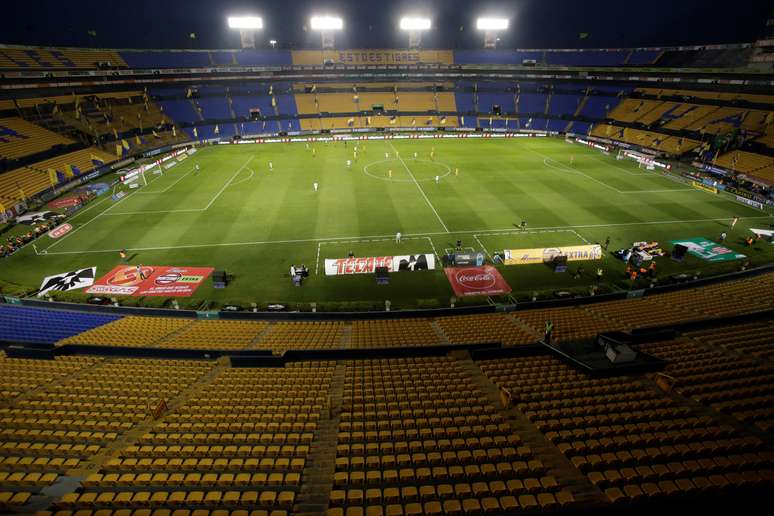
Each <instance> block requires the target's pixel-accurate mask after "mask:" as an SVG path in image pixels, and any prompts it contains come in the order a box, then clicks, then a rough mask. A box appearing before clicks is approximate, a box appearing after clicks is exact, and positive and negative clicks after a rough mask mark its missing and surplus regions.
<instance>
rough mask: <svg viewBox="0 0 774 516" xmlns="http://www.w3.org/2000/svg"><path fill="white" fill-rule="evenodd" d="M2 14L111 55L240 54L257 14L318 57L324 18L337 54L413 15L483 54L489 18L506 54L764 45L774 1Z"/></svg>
mask: <svg viewBox="0 0 774 516" xmlns="http://www.w3.org/2000/svg"><path fill="white" fill-rule="evenodd" d="M3 8H4V16H2V17H0V43H13V44H30V45H59V46H91V47H112V48H237V47H238V46H239V37H238V34H236V33H235V32H234V31H230V30H229V29H228V28H227V27H226V20H225V18H226V16H227V15H229V14H250V13H254V14H258V15H260V16H262V17H263V19H264V25H265V27H266V28H265V29H264V30H263V31H262V32H261V33H259V34H258V35H257V38H256V46H259V47H268V41H269V40H270V39H276V40H277V41H278V42H279V47H280V48H315V47H318V48H319V45H320V40H319V35H318V34H317V33H315V32H313V31H309V30H307V29H306V28H305V25H306V24H308V19H309V16H310V15H311V14H316V13H332V14H338V15H340V16H342V17H343V18H344V31H343V33H341V34H339V35H337V36H336V43H337V44H336V46H337V47H339V48H392V47H405V46H406V45H407V37H406V35H405V34H400V32H399V31H398V30H397V24H398V20H399V19H400V17H401V16H402V15H404V14H407V13H409V11H411V13H417V14H423V15H427V16H429V17H431V18H432V19H433V30H432V31H430V32H429V33H427V34H426V35H425V36H423V47H425V48H479V47H481V45H482V36H481V34H479V33H478V32H477V31H476V30H475V28H474V23H475V18H476V17H477V16H480V15H483V14H489V13H492V14H495V15H500V16H506V17H508V18H510V19H511V27H510V29H509V30H508V31H507V32H506V33H503V35H502V39H501V41H500V47H501V48H509V47H510V48H514V47H516V48H579V47H637V46H659V45H661V46H666V45H692V44H712V43H742V42H750V41H754V40H755V39H756V38H759V37H761V36H763V34H764V31H765V23H766V19H767V18H769V17H770V16H771V15H772V10H773V9H772V3H771V0H737V1H734V2H731V1H723V0H647V1H636V2H635V1H632V0H615V1H614V0H596V1H593V0H590V1H586V2H581V1H571V0H511V1H502V0H500V1H498V0H492V1H488V0H483V1H478V0H475V1H474V0H468V1H462V0H413V1H408V0H394V1H389V0H332V1H329V0H283V1H277V0H272V1H269V0H264V1H246V0H222V1H212V0H134V1H132V0H120V1H118V0H110V1H108V0H103V1H95V0H71V1H69V2H62V1H53V0H38V1H35V2H30V1H24V2H22V1H19V0H10V1H8V0H7V1H5V2H3ZM92 30H94V31H96V36H92V35H89V31H92ZM192 32H193V33H195V34H196V38H195V39H191V38H190V37H189V34H190V33H192ZM580 33H587V34H588V36H587V37H585V38H581V37H580Z"/></svg>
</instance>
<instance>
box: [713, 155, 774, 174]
mask: <svg viewBox="0 0 774 516" xmlns="http://www.w3.org/2000/svg"><path fill="white" fill-rule="evenodd" d="M713 163H714V164H715V165H718V166H719V167H724V168H730V169H733V170H736V171H738V172H744V173H746V174H752V175H758V174H759V173H760V174H764V175H767V174H770V173H771V172H773V171H774V157H771V156H764V155H763V154H753V153H752V152H745V151H739V150H735V151H731V152H727V153H725V154H721V155H720V156H718V158H717V159H716V160H714V161H713Z"/></svg>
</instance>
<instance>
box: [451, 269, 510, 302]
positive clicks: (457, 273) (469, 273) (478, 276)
mask: <svg viewBox="0 0 774 516" xmlns="http://www.w3.org/2000/svg"><path fill="white" fill-rule="evenodd" d="M443 271H444V273H446V278H447V279H448V280H449V283H450V284H451V287H452V289H453V290H454V295H455V296H457V297H467V296H496V295H500V294H508V293H509V292H510V291H511V287H510V286H509V285H508V283H507V282H506V281H505V279H504V278H503V277H502V276H501V275H500V272H499V271H498V270H497V269H495V268H494V267H492V266H491V265H484V266H483V267H448V268H446V269H444V270H443Z"/></svg>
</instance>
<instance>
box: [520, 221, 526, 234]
mask: <svg viewBox="0 0 774 516" xmlns="http://www.w3.org/2000/svg"><path fill="white" fill-rule="evenodd" d="M519 227H520V228H521V230H522V231H525V230H526V229H527V221H526V220H522V221H521V224H519Z"/></svg>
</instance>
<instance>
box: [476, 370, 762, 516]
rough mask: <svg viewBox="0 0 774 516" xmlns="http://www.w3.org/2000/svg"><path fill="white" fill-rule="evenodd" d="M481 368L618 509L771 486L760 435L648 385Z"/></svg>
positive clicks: (628, 380)
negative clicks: (629, 504)
mask: <svg viewBox="0 0 774 516" xmlns="http://www.w3.org/2000/svg"><path fill="white" fill-rule="evenodd" d="M691 362H693V360H691ZM479 365H480V367H481V369H482V370H483V371H484V372H485V374H486V375H487V376H488V377H489V378H490V379H492V381H494V382H495V383H496V384H497V385H498V386H500V387H501V388H503V389H506V390H507V392H508V397H509V399H510V403H511V404H512V405H513V406H515V408H516V409H518V410H519V411H520V412H522V413H523V414H524V415H525V416H526V417H527V418H528V419H529V420H530V421H531V422H532V423H533V424H534V425H535V426H536V427H537V429H538V430H540V431H541V432H542V433H543V434H544V435H545V436H546V438H547V439H548V440H550V441H551V442H552V443H553V444H554V445H555V446H556V447H557V448H558V449H559V451H561V452H562V453H564V455H565V456H566V457H567V458H568V459H569V460H570V462H571V463H572V464H573V465H574V466H575V467H576V468H578V469H579V470H580V471H581V472H583V473H584V474H585V475H586V477H587V478H588V480H589V481H590V482H591V483H593V484H594V485H595V486H597V487H598V488H599V489H600V490H601V491H603V492H604V494H605V496H606V497H607V499H608V500H609V501H610V502H612V503H614V504H618V503H627V502H640V501H646V500H648V501H651V500H656V499H659V498H663V497H670V496H681V495H683V496H684V495H700V494H702V493H714V492H726V493H732V492H735V491H736V490H737V489H739V488H743V487H752V486H754V487H758V488H763V487H764V486H770V485H771V484H772V482H774V472H772V470H771V463H772V459H773V458H774V455H773V454H772V452H771V451H768V450H767V448H766V446H765V445H764V443H763V442H762V441H761V440H760V439H759V438H758V437H755V436H753V435H752V434H750V433H747V432H745V431H743V430H738V429H736V428H735V427H734V426H732V425H729V424H726V423H723V422H721V421H719V420H717V419H714V418H713V417H711V416H708V415H705V414H703V413H701V412H699V411H697V410H696V409H694V408H693V407H692V406H691V405H689V404H688V403H686V402H684V401H683V400H680V399H676V398H673V397H671V396H669V395H666V394H665V393H663V392H662V391H661V390H659V389H658V388H656V387H655V385H653V384H652V383H650V382H649V381H645V380H638V379H637V378H634V377H625V376H622V377H616V378H603V379H595V378H591V377H588V376H586V375H585V374H584V373H581V372H578V371H576V370H574V369H573V368H571V367H570V366H568V365H565V364H564V363H562V362H561V361H560V360H558V359H556V358H554V357H545V356H542V357H524V358H510V359H501V360H489V361H483V362H480V363H479ZM718 366H719V367H723V365H721V364H718ZM689 367H690V366H689Z"/></svg>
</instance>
